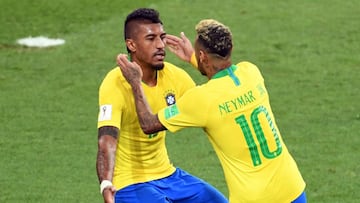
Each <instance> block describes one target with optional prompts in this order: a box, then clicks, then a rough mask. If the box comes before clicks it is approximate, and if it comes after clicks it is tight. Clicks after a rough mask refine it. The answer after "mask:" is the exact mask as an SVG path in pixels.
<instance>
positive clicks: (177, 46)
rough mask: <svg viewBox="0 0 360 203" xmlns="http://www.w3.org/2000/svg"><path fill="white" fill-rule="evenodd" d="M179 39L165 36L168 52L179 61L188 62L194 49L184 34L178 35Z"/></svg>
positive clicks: (168, 35) (173, 36)
mask: <svg viewBox="0 0 360 203" xmlns="http://www.w3.org/2000/svg"><path fill="white" fill-rule="evenodd" d="M180 37H181V38H180ZM180 37H177V36H175V35H170V34H167V35H166V45H168V48H169V50H170V51H171V52H172V53H174V54H175V55H176V56H177V57H179V58H180V59H181V60H183V61H186V62H190V60H191V55H192V54H193V53H194V48H193V46H192V44H191V42H190V40H189V39H188V38H187V37H186V36H185V33H184V32H181V33H180Z"/></svg>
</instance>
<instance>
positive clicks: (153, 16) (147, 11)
mask: <svg viewBox="0 0 360 203" xmlns="http://www.w3.org/2000/svg"><path fill="white" fill-rule="evenodd" d="M134 21H139V22H150V23H160V24H161V25H162V24H163V23H162V21H161V20H160V14H159V12H158V11H156V10H155V9H152V8H139V9H136V10H134V11H133V12H131V13H130V14H129V15H128V16H127V17H126V20H125V23H124V38H125V40H126V39H129V38H131V33H132V29H133V28H132V26H130V24H132V22H134ZM126 48H127V47H126ZM127 51H128V52H129V53H130V50H129V48H127Z"/></svg>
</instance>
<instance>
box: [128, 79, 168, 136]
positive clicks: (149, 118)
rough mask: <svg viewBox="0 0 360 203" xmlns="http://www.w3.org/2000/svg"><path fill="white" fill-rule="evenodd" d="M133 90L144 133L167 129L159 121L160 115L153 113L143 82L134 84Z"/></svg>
mask: <svg viewBox="0 0 360 203" xmlns="http://www.w3.org/2000/svg"><path fill="white" fill-rule="evenodd" d="M132 90H133V94H134V98H135V106H136V113H137V115H138V118H139V122H140V126H141V128H142V130H143V131H144V133H145V134H151V133H156V132H159V131H162V130H166V128H165V127H164V126H163V125H162V124H161V122H160V121H159V118H158V116H157V115H156V114H153V113H152V111H151V109H150V106H149V104H148V102H147V100H146V98H145V94H144V91H143V89H142V87H141V84H139V85H133V86H132Z"/></svg>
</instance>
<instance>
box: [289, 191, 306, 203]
mask: <svg viewBox="0 0 360 203" xmlns="http://www.w3.org/2000/svg"><path fill="white" fill-rule="evenodd" d="M291 203H306V194H305V192H303V193H301V195H300V196H299V197H297V198H296V200H294V201H292V202H291Z"/></svg>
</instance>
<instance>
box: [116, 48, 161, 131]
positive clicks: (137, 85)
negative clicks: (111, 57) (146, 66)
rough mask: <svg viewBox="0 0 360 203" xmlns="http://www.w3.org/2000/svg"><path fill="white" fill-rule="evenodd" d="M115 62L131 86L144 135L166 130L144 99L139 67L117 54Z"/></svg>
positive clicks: (123, 55) (124, 55)
mask: <svg viewBox="0 0 360 203" xmlns="http://www.w3.org/2000/svg"><path fill="white" fill-rule="evenodd" d="M116 60H117V64H118V66H119V67H120V70H121V72H122V74H123V76H124V77H125V79H126V80H127V81H128V83H129V84H130V86H131V89H132V92H133V95H134V99H135V106H136V113H137V115H138V118H139V122H140V126H141V129H142V130H143V131H144V133H145V134H151V133H156V132H159V131H162V130H166V128H165V127H164V126H163V125H162V124H161V123H160V121H159V118H158V116H157V115H156V114H153V113H152V111H151V109H150V106H149V104H148V102H147V100H146V98H145V94H144V90H143V89H142V86H141V78H142V71H141V68H140V66H139V65H138V64H137V63H136V62H131V61H129V60H128V58H127V55H126V54H119V55H118V56H117V59H116Z"/></svg>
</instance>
